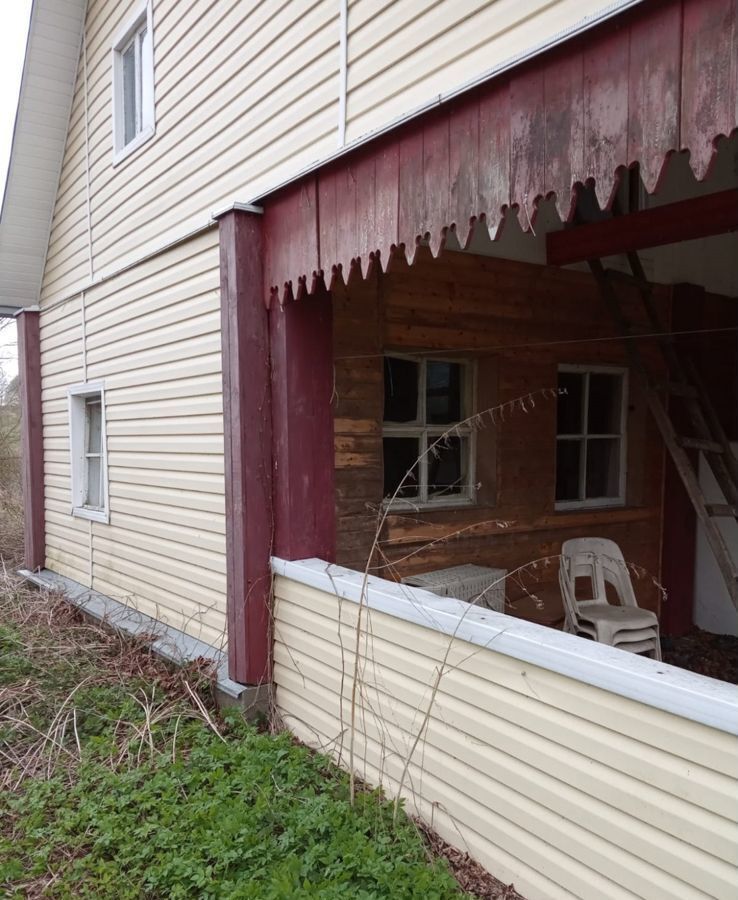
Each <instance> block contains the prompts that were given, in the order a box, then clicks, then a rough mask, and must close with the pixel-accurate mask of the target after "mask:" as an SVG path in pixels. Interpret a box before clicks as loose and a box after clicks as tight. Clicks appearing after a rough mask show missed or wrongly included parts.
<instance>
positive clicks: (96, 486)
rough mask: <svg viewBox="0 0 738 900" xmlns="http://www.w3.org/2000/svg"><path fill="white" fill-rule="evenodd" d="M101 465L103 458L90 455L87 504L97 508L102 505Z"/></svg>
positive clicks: (88, 461) (88, 459)
mask: <svg viewBox="0 0 738 900" xmlns="http://www.w3.org/2000/svg"><path fill="white" fill-rule="evenodd" d="M100 467H101V460H100V457H99V456H89V457H88V458H87V494H86V497H85V506H93V507H97V508H100V507H101V506H102V495H101V491H100V474H101V473H100Z"/></svg>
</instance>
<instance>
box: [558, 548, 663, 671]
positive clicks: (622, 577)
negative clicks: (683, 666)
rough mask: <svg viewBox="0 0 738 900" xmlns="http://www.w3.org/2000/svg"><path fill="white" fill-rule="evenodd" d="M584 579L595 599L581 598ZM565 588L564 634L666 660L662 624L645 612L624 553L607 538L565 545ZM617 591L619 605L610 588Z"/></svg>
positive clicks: (561, 572)
mask: <svg viewBox="0 0 738 900" xmlns="http://www.w3.org/2000/svg"><path fill="white" fill-rule="evenodd" d="M578 578H585V579H587V580H588V581H589V583H590V584H591V586H592V596H591V597H587V598H586V599H583V600H582V599H579V598H578V597H577V595H576V583H577V579H578ZM559 584H560V586H561V595H562V598H563V601H564V612H565V623H564V630H565V631H568V632H570V633H572V634H578V635H580V636H582V637H589V638H591V639H592V640H595V641H599V642H600V643H602V644H609V645H611V646H613V647H619V648H620V649H621V650H628V651H630V652H631V653H649V654H651V655H653V657H654V658H655V659H658V660H660V659H661V642H660V639H659V622H658V619H657V618H656V615H655V614H654V613H652V612H650V611H649V610H647V609H641V608H640V607H639V606H638V602H637V601H636V598H635V594H634V592H633V585H632V583H631V580H630V575H629V573H628V567H627V565H626V563H625V559H624V558H623V554H622V551H621V550H620V548H619V547H618V545H617V544H616V543H615V542H614V541H609V540H607V539H605V538H575V539H573V540H569V541H565V542H564V544H563V545H562V547H561V563H560V566H559ZM608 584H610V585H612V587H613V588H614V591H615V593H616V595H617V599H618V605H614V604H611V603H610V602H609V601H608V598H607V585H608Z"/></svg>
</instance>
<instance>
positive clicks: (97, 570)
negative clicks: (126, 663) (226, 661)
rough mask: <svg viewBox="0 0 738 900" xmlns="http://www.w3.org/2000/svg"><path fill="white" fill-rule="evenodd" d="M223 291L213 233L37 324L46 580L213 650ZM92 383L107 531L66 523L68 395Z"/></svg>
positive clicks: (221, 558)
mask: <svg viewBox="0 0 738 900" xmlns="http://www.w3.org/2000/svg"><path fill="white" fill-rule="evenodd" d="M219 279H220V273H219V255H218V232H217V229H213V230H211V231H209V232H207V233H205V234H203V235H201V236H200V237H198V238H195V239H193V240H191V241H189V242H187V243H185V244H181V245H179V246H178V247H177V248H175V249H173V250H170V251H169V252H167V253H165V254H162V255H160V256H157V257H155V258H154V259H152V260H149V261H148V262H146V263H143V264H141V265H140V266H137V267H135V268H132V269H129V270H128V271H127V272H125V273H123V274H121V275H120V276H118V277H116V278H114V279H111V280H110V281H107V282H105V283H104V284H101V285H98V286H97V287H95V288H92V289H91V290H89V291H87V292H85V295H84V298H82V296H81V295H77V296H76V297H74V298H73V299H72V300H70V301H67V302H65V303H62V304H60V305H58V306H53V307H50V308H47V309H44V310H42V313H41V362H42V390H43V395H42V396H43V421H44V463H45V473H46V521H47V537H46V548H47V550H46V565H47V567H48V568H50V569H53V570H54V571H55V572H58V573H60V574H61V575H66V576H67V577H68V578H72V579H74V580H75V581H78V582H80V583H81V584H83V585H86V586H91V587H93V588H94V589H95V590H98V591H100V592H101V593H103V594H106V595H108V596H111V597H114V598H116V599H121V600H125V601H126V602H129V603H131V604H132V605H135V606H136V607H137V608H139V609H141V610H142V611H143V612H146V613H148V614H149V615H153V616H155V617H156V618H158V619H162V620H165V621H166V622H167V623H168V624H170V625H172V626H174V627H176V628H180V629H183V630H185V631H187V632H188V633H190V634H193V635H195V636H196V637H200V638H202V639H203V640H206V641H208V642H209V643H213V644H216V645H217V644H220V643H221V642H222V641H223V635H224V630H225V511H224V484H223V399H222V373H221V346H220V291H219ZM83 299H84V317H85V323H84V324H85V327H84V332H83V327H82V311H83V308H82V303H83ZM83 334H84V335H85V337H84V339H83ZM85 369H86V379H85ZM84 380H89V381H92V380H104V382H105V398H106V420H107V421H106V425H107V428H106V431H107V450H108V471H109V484H110V524H102V523H97V522H89V521H86V520H83V519H78V518H73V517H72V516H71V515H70V506H71V495H70V471H69V419H68V410H67V388H68V387H69V386H70V385H72V384H75V383H78V382H82V381H84Z"/></svg>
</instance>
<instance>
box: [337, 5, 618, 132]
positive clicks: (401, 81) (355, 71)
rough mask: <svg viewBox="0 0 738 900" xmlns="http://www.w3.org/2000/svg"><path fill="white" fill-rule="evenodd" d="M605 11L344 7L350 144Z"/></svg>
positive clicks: (596, 8)
mask: <svg viewBox="0 0 738 900" xmlns="http://www.w3.org/2000/svg"><path fill="white" fill-rule="evenodd" d="M610 5H612V4H611V3H603V2H602V0H553V2H550V0H549V2H542V0H458V2H452V0H435V2H432V0H431V2H427V3H423V4H418V3H417V2H416V0H349V15H348V60H347V62H348V67H347V101H346V139H347V141H353V140H356V139H358V138H360V137H361V136H362V135H365V134H367V133H368V132H371V131H374V130H376V129H379V128H383V127H385V126H386V125H387V124H388V123H390V122H392V121H394V120H396V119H398V118H400V117H402V116H404V115H407V114H408V113H409V112H412V111H414V110H417V109H418V108H419V107H422V106H425V105H427V104H428V103H430V102H431V101H432V100H433V99H434V98H437V97H439V96H440V95H444V94H448V93H449V92H451V91H453V90H455V89H458V88H459V87H461V86H462V85H465V84H468V83H469V82H470V81H473V80H474V79H477V78H480V77H481V76H482V75H484V74H485V73H487V72H490V71H492V70H494V69H496V68H498V67H499V66H501V65H503V64H505V63H507V62H509V61H512V60H513V59H514V58H515V57H517V56H519V55H520V54H524V53H526V52H528V51H530V50H531V49H533V48H535V47H537V46H540V45H541V44H543V43H545V42H546V41H550V40H551V39H552V38H553V37H554V36H556V35H558V34H560V33H561V32H563V31H566V30H568V29H571V28H573V27H574V26H575V25H577V24H578V23H579V22H581V21H582V19H584V18H585V17H586V16H590V15H592V14H594V13H598V12H601V11H602V10H604V9H606V8H607V7H608V6H610Z"/></svg>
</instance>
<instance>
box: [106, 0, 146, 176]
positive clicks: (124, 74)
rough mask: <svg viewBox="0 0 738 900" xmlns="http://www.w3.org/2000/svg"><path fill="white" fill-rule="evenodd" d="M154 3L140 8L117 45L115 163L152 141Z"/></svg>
mask: <svg viewBox="0 0 738 900" xmlns="http://www.w3.org/2000/svg"><path fill="white" fill-rule="evenodd" d="M151 32H152V29H151V3H150V2H146V3H143V4H141V5H140V6H139V8H138V9H137V10H136V12H135V15H134V16H133V18H132V19H130V20H129V21H128V22H127V23H126V25H125V26H124V27H123V28H122V29H121V30H120V31H119V32H118V35H117V36H116V39H115V42H114V44H113V143H114V153H113V162H119V161H120V160H121V159H123V158H125V157H126V156H128V154H129V153H132V152H133V151H134V150H135V149H136V148H137V147H140V146H141V144H143V143H144V141H146V140H148V138H150V137H152V136H153V134H154V131H155V126H154V52H153V42H152V39H151Z"/></svg>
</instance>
